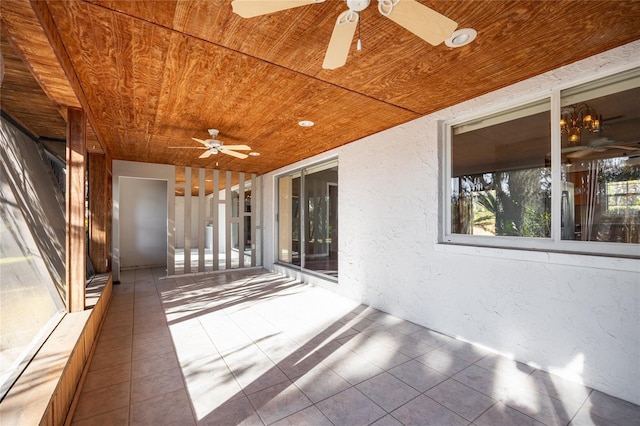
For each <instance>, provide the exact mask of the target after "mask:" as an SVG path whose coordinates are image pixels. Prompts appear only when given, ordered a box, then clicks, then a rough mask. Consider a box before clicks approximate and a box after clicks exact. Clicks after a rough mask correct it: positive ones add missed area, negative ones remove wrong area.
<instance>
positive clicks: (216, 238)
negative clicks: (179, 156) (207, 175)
mask: <svg viewBox="0 0 640 426" xmlns="http://www.w3.org/2000/svg"><path fill="white" fill-rule="evenodd" d="M219 188H220V171H219V170H214V171H213V200H212V211H211V216H212V217H213V270H214V271H217V270H219V269H220V247H219V244H220V189H219Z"/></svg>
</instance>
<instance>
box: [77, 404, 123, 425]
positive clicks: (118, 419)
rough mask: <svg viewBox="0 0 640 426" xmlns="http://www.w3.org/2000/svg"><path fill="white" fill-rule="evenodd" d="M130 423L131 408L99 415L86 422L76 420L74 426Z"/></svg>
mask: <svg viewBox="0 0 640 426" xmlns="http://www.w3.org/2000/svg"><path fill="white" fill-rule="evenodd" d="M128 423H129V406H127V407H124V408H120V409H118V410H114V411H110V412H108V413H103V414H98V415H97V416H93V417H89V418H86V419H84V420H76V419H75V418H74V420H73V423H71V424H72V426H114V425H126V424H128Z"/></svg>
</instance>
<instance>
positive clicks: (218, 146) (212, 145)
mask: <svg viewBox="0 0 640 426" xmlns="http://www.w3.org/2000/svg"><path fill="white" fill-rule="evenodd" d="M218 133H220V131H219V130H217V129H209V134H210V135H211V139H207V140H202V139H198V138H191V139H193V140H194V141H196V142H199V143H201V144H202V145H204V146H170V147H169V148H173V149H205V150H206V151H205V152H203V153H202V154H201V155H200V156H199V157H198V158H208V157H210V156H211V155H214V154H217V153H219V152H221V153H223V154H227V155H230V156H232V157H236V158H240V159H245V158H247V157H248V155H247V154H243V153H241V152H236V151H251V148H250V147H248V146H247V145H224V143H223V142H222V141H221V140H218V139H216V138H217V136H218Z"/></svg>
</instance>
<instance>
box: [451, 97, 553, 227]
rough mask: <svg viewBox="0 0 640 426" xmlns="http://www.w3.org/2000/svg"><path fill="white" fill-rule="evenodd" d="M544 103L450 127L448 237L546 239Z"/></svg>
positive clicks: (546, 113)
mask: <svg viewBox="0 0 640 426" xmlns="http://www.w3.org/2000/svg"><path fill="white" fill-rule="evenodd" d="M550 129H551V127H550V104H549V101H548V100H543V101H540V102H536V103H532V104H528V105H525V106H522V107H519V108H514V109H511V110H508V111H504V112H501V113H498V114H494V115H491V116H487V117H483V118H482V119H480V120H476V121H471V122H467V123H463V124H460V125H457V126H454V127H453V132H452V133H453V134H452V142H451V172H452V173H451V182H450V185H451V195H452V200H451V221H452V222H451V232H452V233H454V234H473V235H488V236H520V237H539V238H544V237H550V234H551V231H550V230H551V168H550V162H551V160H550V152H551V130H550Z"/></svg>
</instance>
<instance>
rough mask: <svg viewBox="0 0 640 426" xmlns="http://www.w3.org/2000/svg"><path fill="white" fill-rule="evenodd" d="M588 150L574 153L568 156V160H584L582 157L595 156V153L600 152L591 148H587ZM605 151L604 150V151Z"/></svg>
mask: <svg viewBox="0 0 640 426" xmlns="http://www.w3.org/2000/svg"><path fill="white" fill-rule="evenodd" d="M585 148H587V149H583V150H580V151H574V152H572V153H569V154H567V158H582V157H586V156H588V155H589V154H593V153H594V152H598V151H596V150H595V149H592V148H589V147H585ZM602 151H604V150H602Z"/></svg>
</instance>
